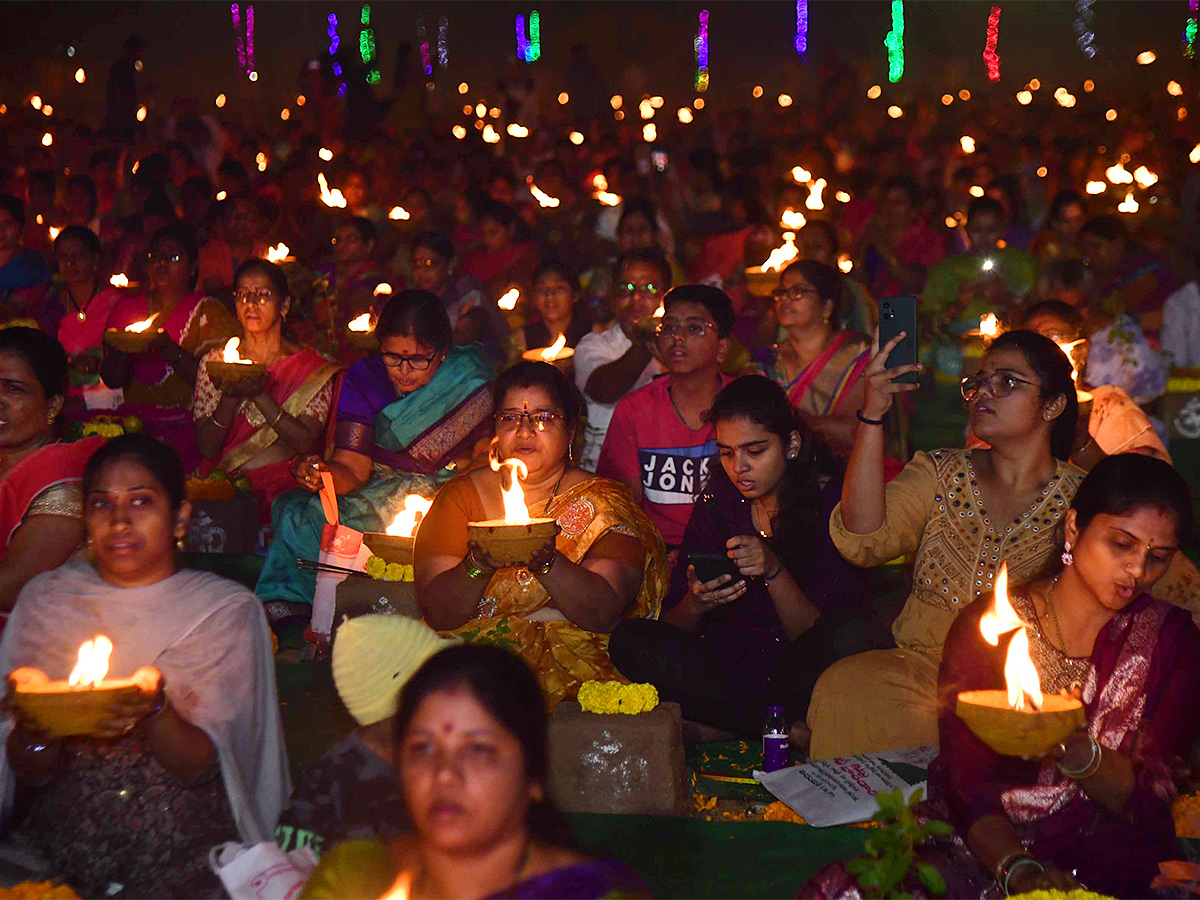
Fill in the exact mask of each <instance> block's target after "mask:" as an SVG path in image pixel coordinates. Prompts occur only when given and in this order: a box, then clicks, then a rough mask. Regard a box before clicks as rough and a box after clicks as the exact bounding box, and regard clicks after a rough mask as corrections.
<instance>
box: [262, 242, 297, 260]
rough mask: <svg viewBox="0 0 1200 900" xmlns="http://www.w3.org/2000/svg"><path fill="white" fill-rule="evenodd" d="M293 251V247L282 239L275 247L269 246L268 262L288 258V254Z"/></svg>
mask: <svg viewBox="0 0 1200 900" xmlns="http://www.w3.org/2000/svg"><path fill="white" fill-rule="evenodd" d="M291 252H292V251H291V248H290V247H288V245H287V244H285V243H283V242H282V241H281V242H280V243H278V244H276V245H275V246H274V247H268V248H267V262H273V263H277V262H283V261H284V260H285V259H287V258H288V254H289V253H291Z"/></svg>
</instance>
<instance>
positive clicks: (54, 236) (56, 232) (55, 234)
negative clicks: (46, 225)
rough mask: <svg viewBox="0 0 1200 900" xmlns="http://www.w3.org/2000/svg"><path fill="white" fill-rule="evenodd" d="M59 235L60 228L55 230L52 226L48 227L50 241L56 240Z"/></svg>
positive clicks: (60, 232)
mask: <svg viewBox="0 0 1200 900" xmlns="http://www.w3.org/2000/svg"><path fill="white" fill-rule="evenodd" d="M60 234H62V229H61V228H55V227H54V226H53V225H51V226H50V240H52V241H53V240H56V239H57V238H58V236H59V235H60Z"/></svg>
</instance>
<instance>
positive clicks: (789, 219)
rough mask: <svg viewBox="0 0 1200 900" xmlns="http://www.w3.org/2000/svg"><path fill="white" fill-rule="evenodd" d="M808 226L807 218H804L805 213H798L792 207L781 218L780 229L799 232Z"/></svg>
mask: <svg viewBox="0 0 1200 900" xmlns="http://www.w3.org/2000/svg"><path fill="white" fill-rule="evenodd" d="M807 224H808V220H807V219H806V218H804V213H802V212H797V211H796V210H794V209H792V208H791V207H790V206H789V207H788V208H787V209H785V210H784V211H783V212H782V213H781V214H780V216H779V227H780V228H788V229H791V230H792V231H799V230H800V229H801V228H803V227H804V226H805V225H807Z"/></svg>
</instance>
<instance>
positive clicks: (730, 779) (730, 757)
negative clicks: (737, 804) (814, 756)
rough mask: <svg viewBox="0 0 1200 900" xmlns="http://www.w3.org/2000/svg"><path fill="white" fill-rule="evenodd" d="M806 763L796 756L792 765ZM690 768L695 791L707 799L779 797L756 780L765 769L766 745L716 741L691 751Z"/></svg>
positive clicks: (793, 756) (793, 757)
mask: <svg viewBox="0 0 1200 900" xmlns="http://www.w3.org/2000/svg"><path fill="white" fill-rule="evenodd" d="M803 761H804V758H803V756H801V755H800V754H796V753H793V754H792V763H793V764H797V763H801V762H803ZM687 765H688V768H689V769H690V770H691V771H692V774H693V775H694V776H695V780H694V783H693V790H694V792H695V793H697V794H704V795H705V796H707V797H726V798H730V799H738V800H757V801H761V802H763V803H771V802H773V801H774V800H775V797H774V796H773V795H772V794H771V792H770V791H768V790H767V789H766V788H765V787H763V786H762V785H761V784H759V783H758V782H757V781H755V780H754V770H755V769H757V768H761V767H762V745H761V744H760V743H758V742H751V741H713V742H711V743H705V744H696V745H695V746H694V747H691V748H689V750H688V754H687Z"/></svg>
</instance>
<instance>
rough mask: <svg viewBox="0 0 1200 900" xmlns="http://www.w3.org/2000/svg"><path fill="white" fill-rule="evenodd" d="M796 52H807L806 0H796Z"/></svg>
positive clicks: (802, 53)
mask: <svg viewBox="0 0 1200 900" xmlns="http://www.w3.org/2000/svg"><path fill="white" fill-rule="evenodd" d="M796 52H797V53H799V54H800V55H801V56H804V55H805V54H806V53H808V0H796Z"/></svg>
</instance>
